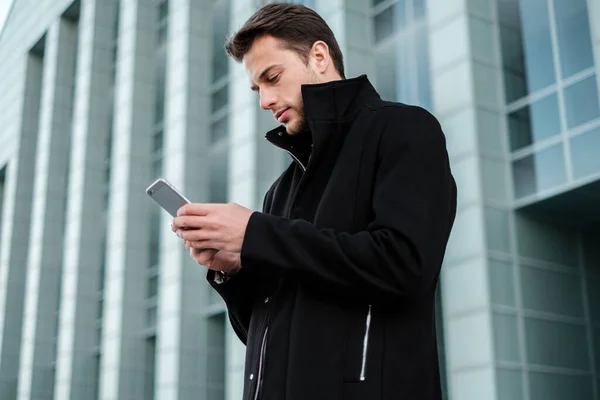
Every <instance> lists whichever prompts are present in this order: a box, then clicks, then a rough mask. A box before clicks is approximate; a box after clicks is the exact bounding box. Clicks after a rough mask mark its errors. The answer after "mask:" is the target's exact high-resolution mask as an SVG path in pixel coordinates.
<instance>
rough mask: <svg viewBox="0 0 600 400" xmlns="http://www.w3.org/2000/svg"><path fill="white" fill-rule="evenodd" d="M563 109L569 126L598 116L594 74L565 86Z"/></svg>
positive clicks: (598, 109) (596, 88) (572, 126)
mask: <svg viewBox="0 0 600 400" xmlns="http://www.w3.org/2000/svg"><path fill="white" fill-rule="evenodd" d="M565 109H566V113H567V126H568V127H569V128H574V127H576V126H577V125H581V124H583V123H585V122H588V121H591V120H593V119H594V118H598V117H599V116H600V105H599V104H598V87H597V86H596V76H590V77H589V78H586V79H584V80H582V81H580V82H577V83H575V84H573V85H571V86H569V87H567V88H565Z"/></svg>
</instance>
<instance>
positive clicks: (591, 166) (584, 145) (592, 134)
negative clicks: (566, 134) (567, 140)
mask: <svg viewBox="0 0 600 400" xmlns="http://www.w3.org/2000/svg"><path fill="white" fill-rule="evenodd" d="M571 160H572V163H573V176H574V177H575V178H583V177H585V176H589V175H591V174H597V173H600V128H596V129H594V130H592V131H589V132H586V133H584V134H582V135H578V136H575V137H573V138H571Z"/></svg>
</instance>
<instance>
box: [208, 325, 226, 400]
mask: <svg viewBox="0 0 600 400" xmlns="http://www.w3.org/2000/svg"><path fill="white" fill-rule="evenodd" d="M207 322H208V330H207V339H206V340H207V349H206V356H207V357H208V359H207V360H206V361H207V364H206V365H209V366H210V368H208V370H207V371H208V373H207V376H206V379H207V387H208V391H207V392H208V393H207V394H208V396H207V399H208V400H224V399H225V365H226V363H225V354H226V353H225V326H226V323H227V318H226V317H225V314H219V315H214V316H211V317H209V318H208V321H207Z"/></svg>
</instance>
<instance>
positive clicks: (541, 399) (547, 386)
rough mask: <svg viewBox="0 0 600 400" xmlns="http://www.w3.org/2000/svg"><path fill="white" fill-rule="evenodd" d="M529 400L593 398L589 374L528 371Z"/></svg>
mask: <svg viewBox="0 0 600 400" xmlns="http://www.w3.org/2000/svg"><path fill="white" fill-rule="evenodd" d="M529 390H530V396H529V399H530V400H565V399H569V400H570V399H572V400H575V399H582V400H583V399H593V398H594V396H593V394H592V392H593V390H592V378H591V377H590V376H589V375H583V376H581V375H570V374H569V375H567V374H564V375H563V374H557V373H556V374H553V373H549V372H530V373H529Z"/></svg>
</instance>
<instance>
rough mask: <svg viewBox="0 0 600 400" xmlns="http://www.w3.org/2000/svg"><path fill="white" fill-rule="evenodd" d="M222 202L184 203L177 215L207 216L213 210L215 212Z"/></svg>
mask: <svg viewBox="0 0 600 400" xmlns="http://www.w3.org/2000/svg"><path fill="white" fill-rule="evenodd" d="M222 206H223V205H222V204H211V203H188V204H185V205H183V206H182V207H180V208H179V209H178V210H177V216H183V215H199V216H206V215H208V214H210V213H211V212H214V211H215V210H216V209H218V208H219V207H222Z"/></svg>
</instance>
